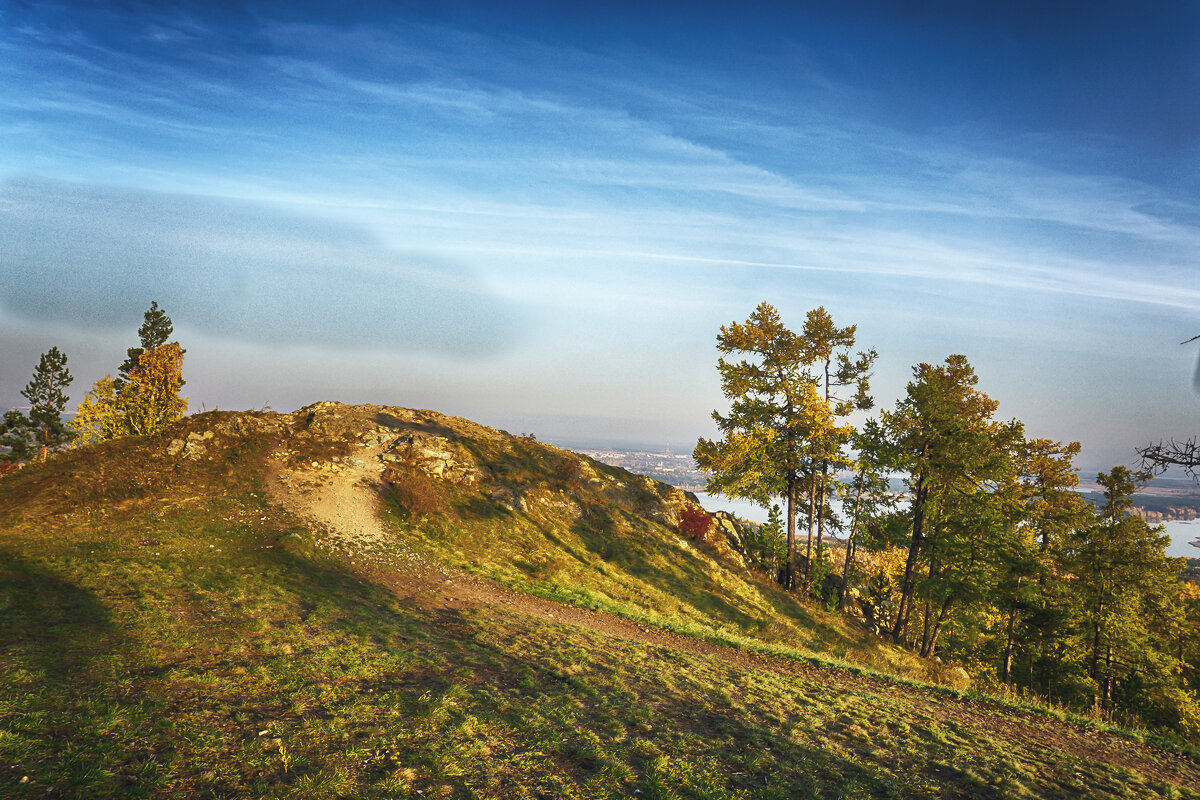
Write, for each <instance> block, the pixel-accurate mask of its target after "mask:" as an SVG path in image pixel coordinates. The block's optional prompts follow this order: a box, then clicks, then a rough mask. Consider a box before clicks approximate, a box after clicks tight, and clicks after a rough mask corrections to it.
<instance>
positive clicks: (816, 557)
mask: <svg viewBox="0 0 1200 800" xmlns="http://www.w3.org/2000/svg"><path fill="white" fill-rule="evenodd" d="M855 333H856V328H855V326H848V327H843V328H839V327H837V326H835V325H834V324H833V321H832V320H831V319H830V318H829V315H828V314H827V313H826V311H825V309H823V308H817V309H814V310H812V311H810V312H809V313H808V316H807V318H806V320H805V323H804V326H803V329H802V330H801V331H800V332H798V333H793V332H792V331H790V330H789V329H788V328H787V327H786V326H784V324H783V322H782V320H781V319H780V317H779V314H778V312H777V311H776V310H775V309H774V308H772V307H771V306H770V305H768V304H767V303H763V304H761V305H759V307H758V308H757V309H755V311H754V312H753V314H752V315H751V316H750V318H749V319H747V320H746V321H745V322H744V323H739V322H733V323H731V324H729V325H727V326H724V327H722V328H721V330H720V333H719V334H718V336H717V348H718V352H719V359H718V363H717V368H718V371H719V373H720V376H721V385H722V388H723V391H724V393H725V396H726V398H727V399H728V400H729V403H730V411H729V413H728V414H722V413H720V412H714V414H713V418H714V420H715V421H716V422H717V425H718V428H719V430H720V432H721V438H720V439H718V440H708V439H701V440H700V441H699V442H698V443H697V445H696V449H695V452H694V457H695V460H696V462H697V464H698V466H699V467H700V468H701V469H702V470H703V471H704V472H705V474H706V476H707V478H708V491H710V492H713V493H721V494H725V495H727V496H731V497H737V498H742V499H748V500H751V501H754V502H756V503H758V504H760V505H762V506H763V507H764V508H767V509H771V511H772V515H771V517H770V519H769V520H768V524H767V525H766V526H764V528H763V529H762V530H761V531H758V532H757V533H756V534H755V537H754V541H753V543H752V547H753V549H754V551H755V555H756V557H757V560H758V561H759V564H760V565H761V566H762V567H764V568H765V569H767V570H768V571H769V573H770V574H772V575H777V576H778V579H779V582H780V583H781V584H782V585H783V586H784V587H785V588H791V589H793V590H795V591H798V592H800V593H801V594H802V595H804V596H809V597H812V598H813V600H814V602H816V603H819V604H824V605H826V606H828V607H829V608H831V609H832V608H840V609H843V610H845V609H849V608H852V607H854V605H855V603H854V602H853V601H854V600H857V606H858V607H859V608H860V609H861V610H862V612H863V613H864V615H865V618H866V620H867V621H868V623H869V624H871V625H872V626H873V627H874V629H875V630H876V631H877V632H878V633H879V634H880V635H881V636H885V637H887V638H889V639H890V640H892V641H894V642H896V643H897V644H900V645H902V646H905V647H909V648H911V649H913V650H914V651H916V652H918V653H919V654H920V655H921V656H923V657H925V658H941V659H944V660H948V659H953V660H954V661H956V662H957V663H960V664H963V665H965V666H966V667H967V668H968V669H969V670H970V671H971V672H972V674H974V675H975V676H976V677H977V678H982V679H984V680H990V681H994V682H995V683H996V684H1001V685H1006V686H1008V687H1010V689H1011V690H1013V691H1018V692H1022V693H1027V694H1032V695H1036V696H1040V697H1043V698H1047V699H1050V700H1053V701H1055V702H1058V703H1063V704H1066V705H1068V706H1071V707H1075V708H1090V709H1092V710H1093V711H1094V712H1095V713H1098V714H1101V715H1104V716H1109V717H1113V718H1118V719H1121V720H1122V721H1126V722H1131V721H1132V722H1140V723H1142V724H1149V725H1154V726H1161V727H1166V728H1170V729H1174V730H1177V731H1179V732H1180V733H1183V734H1184V735H1186V736H1188V737H1192V738H1194V737H1196V736H1197V735H1200V703H1198V701H1197V691H1198V690H1200V587H1197V586H1196V585H1195V584H1192V583H1188V582H1185V581H1182V580H1181V579H1180V575H1181V573H1182V572H1183V570H1184V568H1185V566H1186V561H1185V559H1182V558H1170V557H1168V556H1167V555H1166V547H1167V544H1168V543H1169V539H1168V537H1167V536H1166V534H1164V533H1163V532H1162V529H1161V528H1154V527H1151V526H1149V525H1148V524H1147V523H1145V522H1144V521H1143V520H1141V519H1139V518H1138V517H1135V516H1131V515H1130V514H1129V513H1128V510H1129V508H1130V507H1131V505H1132V497H1133V495H1134V493H1135V492H1136V491H1137V490H1138V489H1139V488H1140V487H1141V486H1142V485H1143V484H1144V483H1145V482H1146V481H1148V480H1149V479H1150V473H1149V472H1144V471H1135V470H1131V469H1129V468H1127V467H1125V466H1115V467H1113V468H1112V469H1111V470H1109V471H1108V472H1104V473H1101V474H1100V475H1099V478H1098V482H1099V484H1100V485H1101V487H1102V488H1103V489H1104V503H1103V505H1102V506H1101V507H1099V508H1093V507H1092V506H1091V505H1089V504H1088V503H1087V502H1086V501H1085V500H1084V499H1083V497H1082V495H1081V494H1080V493H1079V492H1078V491H1077V490H1076V487H1077V484H1078V474H1077V469H1076V468H1075V466H1074V465H1073V463H1072V462H1073V458H1074V457H1075V456H1076V455H1077V454H1078V453H1079V449H1080V446H1079V443H1077V442H1070V443H1063V442H1055V441H1050V440H1047V439H1039V438H1028V437H1027V436H1026V432H1025V429H1024V425H1023V424H1022V423H1021V422H1019V421H1018V420H1003V419H999V418H997V417H996V412H997V404H996V402H995V401H994V400H992V399H991V398H989V397H988V396H987V394H985V393H984V392H983V391H981V390H980V389H979V388H978V382H979V380H978V376H977V375H976V374H975V371H974V369H973V368H972V366H971V365H970V363H968V361H967V359H966V358H965V357H964V356H962V355H950V356H949V357H947V358H946V359H945V361H944V362H943V363H941V364H918V365H917V366H915V367H914V368H913V374H912V380H911V381H910V382H909V383H908V386H907V387H906V391H905V394H904V396H903V397H902V398H900V399H899V400H898V401H897V402H896V403H895V405H894V407H893V408H891V409H885V410H880V411H878V413H877V414H876V415H875V416H872V417H870V418H867V417H866V412H868V411H869V410H870V409H871V408H872V402H871V398H870V395H869V391H868V390H869V385H868V380H869V377H870V370H871V366H872V363H873V361H874V359H875V357H876V353H875V351H874V350H859V351H856V350H855V349H854V348H855ZM855 411H858V412H860V413H859V415H858V418H859V419H861V420H862V421H861V422H860V423H859V424H857V425H854V424H851V421H850V417H851V414H852V412H855ZM838 474H840V475H841V476H843V477H842V478H841V479H835V475H838ZM892 481H902V482H903V487H904V488H903V490H902V491H898V490H894V489H893V488H892ZM837 500H840V502H835V501H837ZM779 503H782V505H783V509H784V510H783V512H782V513H781V512H780V509H779ZM798 528H799V529H801V530H803V531H804V536H805V542H804V547H803V553H801V552H800V549H801V548H800V543H799V542H798V538H799V536H800V534H799V533H798ZM829 531H838V532H839V533H841V534H842V536H843V537H844V540H845V553H844V558H843V560H842V561H841V562H840V563H838V564H834V563H833V561H832V559H831V558H830V557H829V551H828V550H827V549H826V548H824V547H823V537H824V534H825V533H826V532H829ZM838 573H841V574H840V575H839V574H838Z"/></svg>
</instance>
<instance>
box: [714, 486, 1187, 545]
mask: <svg viewBox="0 0 1200 800" xmlns="http://www.w3.org/2000/svg"><path fill="white" fill-rule="evenodd" d="M696 499H697V500H699V501H700V505H702V506H704V510H705V511H710V512H717V511H728V512H730V513H731V514H733V515H734V516H738V517H741V518H742V519H748V520H750V521H751V522H766V521H767V511H766V509H764V508H763V507H762V506H760V505H757V504H755V503H751V502H750V501H749V500H734V499H733V498H732V497H726V496H725V495H723V494H708V493H707V492H696ZM782 508H783V506H782V505H781V506H780V509H782ZM1197 552H1200V551H1197Z"/></svg>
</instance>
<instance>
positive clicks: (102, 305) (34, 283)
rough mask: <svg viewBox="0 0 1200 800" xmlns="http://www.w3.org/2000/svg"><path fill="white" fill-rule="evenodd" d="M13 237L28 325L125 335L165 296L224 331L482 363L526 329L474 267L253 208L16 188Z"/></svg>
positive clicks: (7, 280)
mask: <svg viewBox="0 0 1200 800" xmlns="http://www.w3.org/2000/svg"><path fill="white" fill-rule="evenodd" d="M0 241H4V242H6V243H7V246H6V247H5V248H4V250H3V252H2V253H0V287H2V288H0V302H2V303H3V306H4V308H5V310H6V311H7V312H8V313H9V314H12V315H15V316H18V317H23V318H26V319H34V320H47V321H50V320H52V321H57V322H65V323H72V324H75V325H80V326H84V327H86V326H95V327H97V328H99V329H112V328H115V327H118V326H127V325H128V320H129V319H130V315H131V313H134V314H136V313H138V312H137V311H136V309H138V308H140V307H142V306H145V305H146V304H147V303H148V302H149V300H150V299H155V300H158V301H159V302H160V303H162V305H163V306H164V307H165V308H168V309H170V312H171V313H172V314H174V315H176V318H177V319H186V320H187V321H188V324H189V325H191V326H194V327H196V328H198V329H200V330H202V331H204V332H206V333H209V334H213V335H217V336H221V337H227V338H236V339H243V340H247V341H252V342H261V343H268V344H273V345H289V344H307V345H323V346H330V347H334V348H348V349H368V350H381V349H394V350H400V351H406V352H424V353H432V354H438V355H441V356H451V357H474V358H478V357H484V356H489V355H496V354H498V353H499V352H502V351H504V350H505V349H507V348H509V347H511V346H512V345H513V344H514V342H515V341H516V340H517V339H518V338H519V334H520V328H521V324H520V311H519V308H518V307H517V306H516V305H514V304H513V303H512V302H511V301H506V300H501V299H500V298H498V297H496V296H495V295H494V294H493V293H492V292H491V291H489V290H488V289H487V288H486V287H485V286H484V285H483V284H482V283H481V282H480V281H479V280H478V279H476V278H474V277H473V276H472V275H471V274H470V273H469V272H467V271H466V270H464V269H461V268H457V267H454V266H451V265H450V264H448V263H445V262H440V261H437V260H433V259H417V258H413V257H404V256H402V255H400V254H398V253H395V252H392V251H390V250H388V249H387V248H385V247H383V246H381V245H380V244H379V243H378V242H377V241H376V240H375V239H374V238H373V237H372V236H370V235H369V234H367V233H365V232H363V231H362V230H359V229H355V228H352V227H349V226H345V225H339V224H335V223H329V222H324V221H320V220H316V219H313V218H306V217H302V216H297V215H289V214H286V213H280V212H278V211H271V210H265V209H263V208H261V207H256V206H253V205H248V204H238V203H233V202H228V201H220V200H214V199H212V198H198V197H188V196H183V195H164V194H157V193H150V192H140V191H131V190H118V189H111V188H101V187H95V186H79V185H72V184H65V183H59V182H50V181H45V180H28V179H27V180H12V181H9V182H8V183H6V184H5V185H4V186H3V187H2V189H0Z"/></svg>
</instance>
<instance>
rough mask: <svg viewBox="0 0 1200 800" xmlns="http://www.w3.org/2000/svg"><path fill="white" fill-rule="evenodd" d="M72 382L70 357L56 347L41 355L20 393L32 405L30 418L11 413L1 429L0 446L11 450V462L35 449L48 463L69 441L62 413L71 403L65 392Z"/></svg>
mask: <svg viewBox="0 0 1200 800" xmlns="http://www.w3.org/2000/svg"><path fill="white" fill-rule="evenodd" d="M72 380H74V379H73V378H72V377H71V371H70V370H69V369H67V357H66V355H64V354H63V353H62V352H60V351H59V349H58V348H57V347H51V348H50V350H49V351H48V352H45V353H43V354H42V357H41V359H39V361H38V365H37V368H36V369H35V370H34V372H33V378H32V379H31V380H30V381H29V383H28V384H27V385H26V386H25V388H24V389H22V390H21V395H22V396H23V397H24V398H25V399H26V400H28V401H29V405H30V408H29V415H28V416H26V415H24V414H22V413H21V412H19V411H10V412H8V413H7V414H5V416H4V422H3V424H2V425H0V428H2V429H3V438H0V443H3V444H5V445H7V446H8V447H9V448H11V449H10V452H9V457H10V458H20V457H23V456H24V455H26V454H27V453H28V451H29V449H30V447H32V446H36V447H38V448H40V457H41V458H42V460H45V458H46V454H47V453H48V452H49V451H50V449H51V448H55V447H58V446H59V445H62V444H64V443H65V442H66V441H68V440H69V439H70V432H69V431H68V430H67V426H66V425H65V424H64V423H63V419H62V412H63V409H64V408H65V407H66V405H67V400H68V399H69V398H68V397H67V395H66V392H65V391H64V390H65V389H66V388H67V387H68V386H70V385H71V381H72Z"/></svg>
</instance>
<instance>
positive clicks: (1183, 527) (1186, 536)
mask: <svg viewBox="0 0 1200 800" xmlns="http://www.w3.org/2000/svg"><path fill="white" fill-rule="evenodd" d="M1163 527H1164V528H1166V529H1167V533H1168V534H1170V536H1171V546H1170V547H1168V548H1167V555H1169V556H1185V557H1187V558H1200V547H1192V545H1191V544H1190V542H1194V541H1196V540H1197V539H1200V520H1191V521H1188V522H1179V521H1173V522H1164V523H1163Z"/></svg>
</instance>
